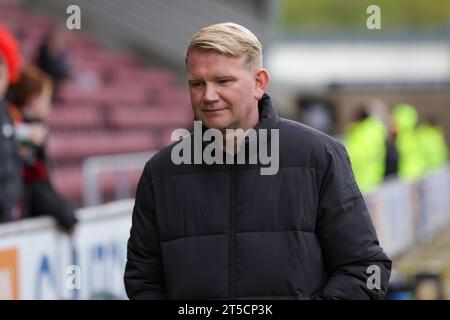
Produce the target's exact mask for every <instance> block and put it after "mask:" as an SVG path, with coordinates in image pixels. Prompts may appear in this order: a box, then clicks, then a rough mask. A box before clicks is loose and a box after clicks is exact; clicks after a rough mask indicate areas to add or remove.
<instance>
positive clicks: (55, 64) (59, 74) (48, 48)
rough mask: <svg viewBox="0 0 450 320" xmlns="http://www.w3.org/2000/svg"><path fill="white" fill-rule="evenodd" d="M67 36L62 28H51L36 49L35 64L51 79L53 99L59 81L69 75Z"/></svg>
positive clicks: (55, 96)
mask: <svg viewBox="0 0 450 320" xmlns="http://www.w3.org/2000/svg"><path fill="white" fill-rule="evenodd" d="M68 37H69V35H68V34H67V32H65V31H64V30H62V29H56V30H52V31H51V32H50V33H49V34H48V35H47V37H46V38H45V39H44V41H43V42H42V45H41V46H40V47H39V50H38V57H37V61H36V65H37V66H38V67H39V68H40V69H41V70H42V71H44V72H45V73H47V74H49V75H50V76H51V78H52V80H53V87H54V89H53V97H52V99H53V101H55V99H56V98H57V97H58V89H59V87H60V84H61V82H62V81H63V80H64V79H66V78H68V77H69V66H68V63H67V59H68V53H67V41H68Z"/></svg>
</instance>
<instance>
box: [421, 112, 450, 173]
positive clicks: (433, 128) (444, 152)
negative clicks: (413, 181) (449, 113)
mask: <svg viewBox="0 0 450 320" xmlns="http://www.w3.org/2000/svg"><path fill="white" fill-rule="evenodd" d="M417 131H418V135H419V139H420V144H421V148H422V150H423V154H424V157H425V170H427V171H430V170H434V169H438V168H440V167H442V166H443V165H444V164H446V163H447V161H448V148H447V144H446V142H445V138H444V133H443V132H442V128H441V127H440V126H439V125H437V123H436V121H435V120H434V119H432V118H429V119H428V121H426V122H424V123H422V124H421V125H420V126H419V128H418V129H417Z"/></svg>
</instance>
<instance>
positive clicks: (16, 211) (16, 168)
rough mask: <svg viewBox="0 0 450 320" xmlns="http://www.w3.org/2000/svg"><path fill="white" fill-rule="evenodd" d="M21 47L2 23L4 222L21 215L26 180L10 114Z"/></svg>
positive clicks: (0, 194) (0, 209) (0, 201)
mask: <svg viewBox="0 0 450 320" xmlns="http://www.w3.org/2000/svg"><path fill="white" fill-rule="evenodd" d="M19 69H20V53H19V46H18V43H17V41H16V39H15V38H14V37H13V36H12V34H11V33H10V32H9V31H8V30H7V29H6V28H4V27H3V26H1V25H0V223H1V222H7V221H11V220H17V219H19V218H20V216H21V204H20V203H21V197H22V185H21V184H22V179H21V174H20V158H19V155H18V148H17V144H16V142H15V140H14V128H13V126H12V122H11V119H10V118H9V115H8V113H7V110H6V107H7V101H6V93H7V90H8V87H9V85H11V84H13V83H15V82H17V81H18V79H19Z"/></svg>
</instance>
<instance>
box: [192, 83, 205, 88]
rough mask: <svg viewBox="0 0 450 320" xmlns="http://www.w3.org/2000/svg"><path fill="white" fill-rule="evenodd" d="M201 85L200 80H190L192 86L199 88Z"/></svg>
mask: <svg viewBox="0 0 450 320" xmlns="http://www.w3.org/2000/svg"><path fill="white" fill-rule="evenodd" d="M202 85H203V83H201V82H192V83H191V87H192V88H200V87H201V86H202Z"/></svg>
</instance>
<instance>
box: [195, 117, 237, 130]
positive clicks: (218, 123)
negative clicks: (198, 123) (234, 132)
mask: <svg viewBox="0 0 450 320" xmlns="http://www.w3.org/2000/svg"><path fill="white" fill-rule="evenodd" d="M202 125H203V126H205V127H207V128H209V129H218V130H224V129H227V128H229V126H230V124H229V122H228V121H224V120H220V119H208V120H203V121H202Z"/></svg>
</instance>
